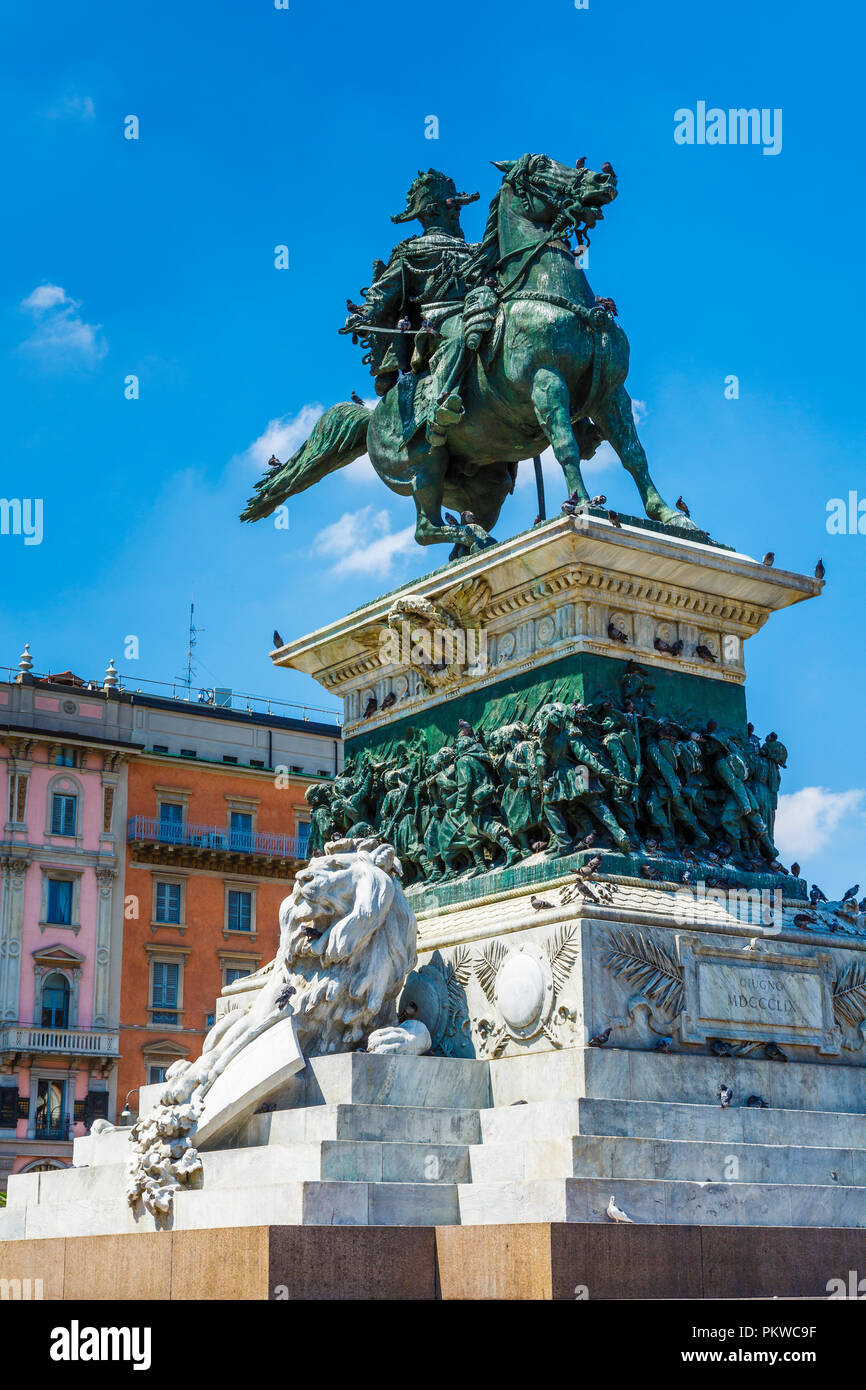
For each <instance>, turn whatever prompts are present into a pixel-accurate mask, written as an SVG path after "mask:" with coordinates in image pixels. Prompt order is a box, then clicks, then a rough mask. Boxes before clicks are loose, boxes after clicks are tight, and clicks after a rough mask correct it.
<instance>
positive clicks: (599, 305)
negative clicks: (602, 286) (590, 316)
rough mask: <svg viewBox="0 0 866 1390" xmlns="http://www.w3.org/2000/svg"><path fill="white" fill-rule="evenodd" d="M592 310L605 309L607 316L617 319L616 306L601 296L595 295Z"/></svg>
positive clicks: (610, 300) (617, 311)
mask: <svg viewBox="0 0 866 1390" xmlns="http://www.w3.org/2000/svg"><path fill="white" fill-rule="evenodd" d="M593 308H594V309H606V310H607V312H608V313H609V314H613V317H614V318H615V319H617V318H619V310H618V309H617V307H616V304H615V303H614V301H613V300H612V299H609V298H607V296H605V295H603V294H597V295H596V296H595V303H594V305H593Z"/></svg>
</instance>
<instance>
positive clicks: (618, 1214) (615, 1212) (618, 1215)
mask: <svg viewBox="0 0 866 1390" xmlns="http://www.w3.org/2000/svg"><path fill="white" fill-rule="evenodd" d="M604 1214H605V1216H606V1217H607V1218H608V1220H610V1221H620V1222H625V1224H626V1225H627V1226H633V1225H634V1222H633V1221H632V1219H631V1217H630V1216H626V1214H625V1212H624V1211H620V1209H619V1207H618V1206H617V1204H616V1202H615V1201H614V1199H613V1197H611V1199H610V1201H609V1202H608V1204H607V1210H606V1211H605V1213H604Z"/></svg>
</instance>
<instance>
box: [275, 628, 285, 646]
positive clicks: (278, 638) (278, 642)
mask: <svg viewBox="0 0 866 1390" xmlns="http://www.w3.org/2000/svg"><path fill="white" fill-rule="evenodd" d="M285 645H286V644H285V642H284V641H283V639H282V637H281V636H280V634H279V633H278V632H277V629H276V628H274V646H275V647H284V646H285Z"/></svg>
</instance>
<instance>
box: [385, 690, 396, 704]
mask: <svg viewBox="0 0 866 1390" xmlns="http://www.w3.org/2000/svg"><path fill="white" fill-rule="evenodd" d="M396 703H397V693H396V691H394V690H389V691H388V694H387V695H386V696H385V698H384V700H383V701H382V708H383V709H390V708H391V706H392V705H394V704H396Z"/></svg>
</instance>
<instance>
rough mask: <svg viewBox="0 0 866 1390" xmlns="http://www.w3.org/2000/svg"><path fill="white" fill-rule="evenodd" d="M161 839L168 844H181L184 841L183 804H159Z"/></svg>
mask: <svg viewBox="0 0 866 1390" xmlns="http://www.w3.org/2000/svg"><path fill="white" fill-rule="evenodd" d="M159 838H160V840H162V841H163V842H164V843H166V844H180V842H181V841H182V839H183V802H182V801H161V802H160V803H159Z"/></svg>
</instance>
